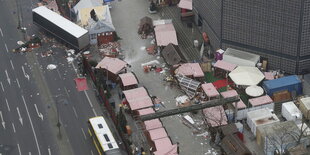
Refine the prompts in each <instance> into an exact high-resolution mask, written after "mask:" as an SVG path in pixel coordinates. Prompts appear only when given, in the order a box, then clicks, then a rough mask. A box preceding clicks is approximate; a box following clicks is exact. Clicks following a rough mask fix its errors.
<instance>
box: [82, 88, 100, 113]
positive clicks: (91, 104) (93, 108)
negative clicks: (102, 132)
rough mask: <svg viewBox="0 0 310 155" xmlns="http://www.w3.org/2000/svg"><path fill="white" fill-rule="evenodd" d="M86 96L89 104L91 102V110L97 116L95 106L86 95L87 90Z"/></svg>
mask: <svg viewBox="0 0 310 155" xmlns="http://www.w3.org/2000/svg"><path fill="white" fill-rule="evenodd" d="M84 94H85V95H86V98H87V100H88V102H89V104H90V107H91V109H92V110H93V113H94V114H95V116H97V113H96V111H95V109H94V107H93V104H92V103H91V101H90V99H89V96H88V94H87V93H86V91H85V90H84Z"/></svg>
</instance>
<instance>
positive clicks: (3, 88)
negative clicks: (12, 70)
mask: <svg viewBox="0 0 310 155" xmlns="http://www.w3.org/2000/svg"><path fill="white" fill-rule="evenodd" d="M0 84H1V88H2V91H3V92H4V87H3V84H2V82H0Z"/></svg>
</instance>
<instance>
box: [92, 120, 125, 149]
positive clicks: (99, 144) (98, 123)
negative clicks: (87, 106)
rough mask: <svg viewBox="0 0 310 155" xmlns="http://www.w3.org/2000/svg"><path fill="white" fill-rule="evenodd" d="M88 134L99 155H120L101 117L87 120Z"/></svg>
mask: <svg viewBox="0 0 310 155" xmlns="http://www.w3.org/2000/svg"><path fill="white" fill-rule="evenodd" d="M88 125H89V128H88V133H89V134H90V136H91V138H92V140H93V142H94V144H95V147H96V149H97V151H98V153H99V155H122V152H121V150H120V149H119V147H118V144H117V142H116V141H115V139H114V136H113V134H112V132H111V130H110V128H109V126H108V125H107V123H106V121H105V120H104V118H103V117H102V116H98V117H93V118H90V119H89V120H88Z"/></svg>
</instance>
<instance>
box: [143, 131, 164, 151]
mask: <svg viewBox="0 0 310 155" xmlns="http://www.w3.org/2000/svg"><path fill="white" fill-rule="evenodd" d="M144 134H145V136H146V138H147V141H148V143H149V145H150V147H152V148H156V146H155V143H154V141H155V140H158V139H162V138H166V137H168V134H167V131H166V130H165V128H164V127H160V128H156V129H152V130H147V131H145V132H144Z"/></svg>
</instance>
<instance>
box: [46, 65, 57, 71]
mask: <svg viewBox="0 0 310 155" xmlns="http://www.w3.org/2000/svg"><path fill="white" fill-rule="evenodd" d="M46 68H47V69H48V70H54V69H56V68H57V66H56V65H54V64H49V65H47V67H46Z"/></svg>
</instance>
